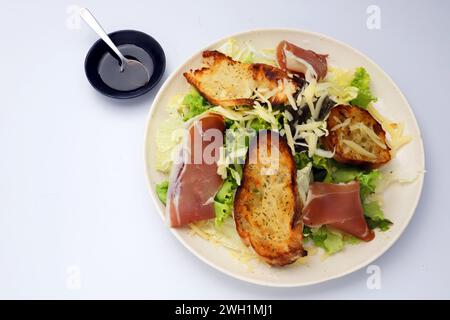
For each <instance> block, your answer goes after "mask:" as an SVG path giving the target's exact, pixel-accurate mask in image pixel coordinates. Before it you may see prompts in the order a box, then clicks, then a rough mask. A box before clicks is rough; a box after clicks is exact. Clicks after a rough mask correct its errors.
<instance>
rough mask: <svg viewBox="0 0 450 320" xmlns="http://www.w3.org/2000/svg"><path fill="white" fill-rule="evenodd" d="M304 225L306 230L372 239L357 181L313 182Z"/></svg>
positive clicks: (304, 212) (304, 211)
mask: <svg viewBox="0 0 450 320" xmlns="http://www.w3.org/2000/svg"><path fill="white" fill-rule="evenodd" d="M303 222H304V224H305V225H307V226H309V227H319V226H322V225H328V226H330V227H332V228H335V229H337V230H340V231H343V232H345V233H348V234H351V235H353V236H355V237H357V238H359V239H361V240H364V241H370V240H372V239H373V238H374V236H375V235H374V233H373V231H372V230H370V229H369V227H368V225H367V222H366V219H364V211H363V208H362V205H361V199H360V195H359V182H358V181H353V182H350V183H347V184H330V183H322V182H313V183H312V184H311V185H310V188H309V193H308V198H307V200H306V206H305V208H304V209H303Z"/></svg>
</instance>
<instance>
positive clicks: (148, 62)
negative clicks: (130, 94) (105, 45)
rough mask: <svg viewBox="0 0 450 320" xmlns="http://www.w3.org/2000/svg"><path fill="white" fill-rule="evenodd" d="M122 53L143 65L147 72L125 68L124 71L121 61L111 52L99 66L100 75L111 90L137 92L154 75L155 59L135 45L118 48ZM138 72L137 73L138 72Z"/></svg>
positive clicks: (124, 45)
mask: <svg viewBox="0 0 450 320" xmlns="http://www.w3.org/2000/svg"><path fill="white" fill-rule="evenodd" d="M117 48H118V49H119V50H120V52H121V53H122V54H123V55H124V56H125V57H126V58H127V59H132V60H137V61H139V62H140V63H142V64H143V65H144V67H145V69H146V71H147V74H145V73H143V72H142V71H143V70H139V69H138V70H136V68H129V67H127V66H125V68H124V70H123V71H122V70H121V68H120V60H119V59H118V58H116V57H115V56H114V55H112V54H111V53H109V52H106V53H105V54H104V55H103V57H102V58H101V60H100V63H99V65H98V74H99V75H100V78H101V79H102V80H103V82H104V83H105V84H106V85H107V86H108V87H110V88H113V89H116V90H119V91H130V90H136V89H139V88H141V87H143V86H145V85H146V84H147V82H148V80H149V79H150V78H151V76H152V73H153V59H152V57H150V55H149V54H148V53H147V51H145V50H144V49H142V48H139V47H138V46H136V45H134V44H123V45H120V46H117ZM136 71H137V72H136Z"/></svg>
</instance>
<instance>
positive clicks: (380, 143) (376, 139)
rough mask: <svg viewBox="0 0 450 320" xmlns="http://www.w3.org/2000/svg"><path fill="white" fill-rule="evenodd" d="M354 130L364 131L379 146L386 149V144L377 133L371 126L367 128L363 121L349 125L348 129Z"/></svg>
mask: <svg viewBox="0 0 450 320" xmlns="http://www.w3.org/2000/svg"><path fill="white" fill-rule="evenodd" d="M347 120H349V119H347ZM347 120H346V121H347ZM354 130H360V131H361V132H362V133H365V134H366V135H367V136H368V137H369V138H370V139H371V140H372V141H373V142H375V143H376V144H377V145H378V146H379V147H380V148H382V149H386V145H385V144H384V142H383V141H382V140H381V139H380V138H379V137H378V136H377V134H376V133H375V132H374V131H373V129H372V128H369V127H368V126H366V125H365V124H364V123H362V122H358V123H355V124H352V125H351V126H350V131H354Z"/></svg>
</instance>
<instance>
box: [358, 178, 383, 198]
mask: <svg viewBox="0 0 450 320" xmlns="http://www.w3.org/2000/svg"><path fill="white" fill-rule="evenodd" d="M380 178H381V173H380V171H378V170H372V171H369V172H364V173H361V174H359V175H358V180H359V184H360V188H361V190H360V195H361V200H362V201H363V203H364V202H365V200H366V199H367V197H368V196H369V195H370V194H371V193H374V192H375V189H376V187H377V184H378V182H379V181H380Z"/></svg>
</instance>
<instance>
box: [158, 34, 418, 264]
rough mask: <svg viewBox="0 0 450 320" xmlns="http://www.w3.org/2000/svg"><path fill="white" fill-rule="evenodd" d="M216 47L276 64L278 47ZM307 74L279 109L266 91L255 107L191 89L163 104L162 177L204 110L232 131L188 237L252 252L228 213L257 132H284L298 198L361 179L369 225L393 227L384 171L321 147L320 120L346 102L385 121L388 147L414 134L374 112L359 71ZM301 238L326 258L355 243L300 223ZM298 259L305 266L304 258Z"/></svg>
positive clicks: (161, 192) (323, 129)
mask: <svg viewBox="0 0 450 320" xmlns="http://www.w3.org/2000/svg"><path fill="white" fill-rule="evenodd" d="M218 50H219V51H221V52H222V53H224V54H226V55H228V56H230V57H232V58H233V59H234V60H237V61H240V62H244V63H257V62H260V63H265V64H270V65H274V66H277V62H276V57H275V50H256V49H255V48H253V47H252V46H251V45H250V44H249V43H240V44H238V43H237V41H235V40H234V39H231V40H229V41H227V42H226V43H225V44H224V45H222V46H221V47H220V48H218ZM312 73H313V71H312V70H308V71H307V72H306V74H305V79H306V81H307V82H306V85H305V86H304V87H303V89H302V91H301V92H300V94H299V95H298V96H297V97H296V98H295V99H294V97H289V102H290V105H287V106H285V107H284V108H283V107H281V108H280V107H277V108H272V106H271V104H270V102H269V99H268V97H269V96H270V92H267V91H264V90H259V91H256V92H255V98H256V102H255V105H253V106H248V107H227V108H224V107H221V106H213V105H211V104H209V103H208V101H206V100H205V99H204V98H203V97H202V96H201V95H200V94H199V93H198V92H197V91H195V90H194V89H191V90H190V91H189V92H187V93H185V94H182V95H179V96H176V97H174V98H173V101H172V103H171V104H170V105H169V106H168V108H169V114H170V116H169V118H168V119H167V120H166V121H165V122H163V123H161V124H160V125H159V126H160V127H159V128H158V136H157V157H156V160H157V169H158V170H159V171H161V172H163V173H166V174H168V173H169V171H170V168H171V152H172V150H173V149H174V147H175V146H176V145H177V144H178V143H179V142H180V139H181V138H182V137H181V134H180V133H179V132H178V130H179V128H180V127H182V126H183V123H187V122H189V121H191V120H192V119H194V118H195V117H198V116H199V115H201V114H203V113H204V112H206V111H212V112H215V113H218V114H220V115H222V116H223V117H224V118H225V124H226V129H227V134H232V135H233V137H232V139H228V138H226V139H224V141H225V142H224V146H223V147H222V149H221V150H220V151H221V152H220V161H219V163H218V174H219V175H221V176H222V178H223V179H224V182H223V185H222V187H221V189H220V190H219V192H217V194H216V196H215V198H214V208H215V213H216V216H215V219H214V220H207V221H201V222H197V223H193V224H191V225H190V226H191V232H192V233H193V234H196V235H199V236H201V237H203V238H205V239H208V240H211V241H214V242H217V243H220V244H221V245H223V246H225V247H226V248H228V249H230V250H231V251H232V252H234V253H235V254H236V255H237V256H238V258H241V259H248V258H255V257H256V254H255V253H253V252H252V250H251V249H250V248H247V247H245V246H244V245H243V244H242V242H241V240H240V238H239V236H237V232H236V230H235V225H234V220H233V218H232V215H233V201H234V194H235V191H236V189H237V188H238V186H239V185H240V184H241V179H242V170H243V165H242V163H243V162H242V159H245V156H246V153H247V149H248V146H249V141H250V140H251V138H252V135H253V134H255V132H257V131H258V130H262V129H269V130H273V131H277V132H279V134H280V135H281V136H285V137H286V139H287V141H288V144H289V146H290V148H291V150H292V153H293V155H294V158H295V162H296V167H297V170H298V171H297V179H298V182H299V184H298V190H299V196H300V198H301V200H302V201H303V202H304V201H305V200H306V196H307V192H308V186H309V183H310V182H312V181H318V182H330V183H347V182H351V181H354V180H358V181H359V183H360V196H361V203H362V206H363V208H364V213H365V219H366V221H367V224H368V226H369V228H370V229H377V230H379V231H386V230H388V229H389V228H390V226H391V225H392V221H390V220H389V219H388V218H386V217H385V215H384V213H383V208H382V197H381V194H380V192H379V190H378V186H379V184H380V181H382V180H383V179H384V177H383V174H382V173H381V171H379V170H377V169H373V170H370V169H362V168H361V167H357V166H351V165H344V164H340V163H338V162H336V161H335V160H333V152H330V151H326V150H324V149H323V148H322V145H321V143H320V137H322V136H324V135H327V134H328V131H327V126H326V121H325V120H326V116H327V113H328V111H329V110H330V109H331V108H332V107H333V106H334V105H336V104H350V105H355V106H358V107H360V108H364V109H366V110H368V111H369V113H371V114H372V116H373V117H374V118H375V119H377V120H378V121H379V122H380V123H381V124H382V126H383V128H385V130H386V131H387V132H388V134H389V138H390V139H389V140H388V144H389V147H390V148H391V149H392V152H395V150H397V149H398V148H399V147H401V146H402V145H404V144H406V143H408V142H409V141H410V140H411V138H410V137H407V136H405V135H404V134H403V126H402V125H401V124H397V123H393V122H391V121H389V120H387V119H386V118H384V117H382V116H381V115H380V114H379V113H378V112H377V111H376V109H375V108H374V105H373V102H376V101H377V98H376V97H375V96H374V95H373V93H372V91H371V81H370V75H369V73H368V72H367V71H366V70H365V69H364V68H362V67H358V68H356V69H354V70H347V69H343V68H338V67H335V66H329V68H328V73H327V76H326V77H325V78H324V79H321V80H320V81H317V80H316V78H315V77H314V75H313V74H312ZM288 96H289V95H288ZM292 108H294V110H297V109H299V108H302V109H303V110H305V112H303V114H302V117H304V119H299V123H300V124H299V125H297V126H296V127H294V128H293V127H291V126H290V125H289V124H288V122H289V121H291V120H292V117H293V115H292V113H291V112H289V110H292ZM230 129H231V130H230ZM239 160H240V161H239ZM167 189H168V182H167V181H164V182H162V183H160V184H159V185H157V186H156V193H157V195H158V197H159V199H160V200H161V201H162V202H163V203H164V204H165V203H166V194H167ZM303 235H304V244H305V249H306V250H307V251H308V255H312V254H314V252H316V251H317V250H316V249H315V248H317V247H319V248H322V249H323V250H324V251H325V254H326V255H331V254H335V253H337V252H339V251H342V250H344V248H345V246H346V245H353V244H357V243H360V240H359V239H357V238H356V237H354V236H350V235H347V234H344V233H341V232H340V231H337V230H333V229H330V228H328V227H327V226H321V227H320V228H310V227H307V226H304V228H303ZM299 262H300V263H303V262H304V258H301V259H300V260H299Z"/></svg>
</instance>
